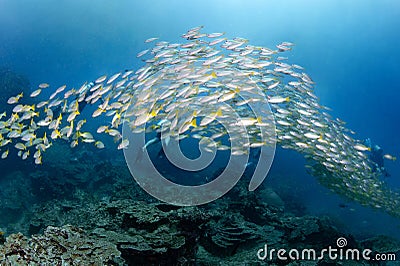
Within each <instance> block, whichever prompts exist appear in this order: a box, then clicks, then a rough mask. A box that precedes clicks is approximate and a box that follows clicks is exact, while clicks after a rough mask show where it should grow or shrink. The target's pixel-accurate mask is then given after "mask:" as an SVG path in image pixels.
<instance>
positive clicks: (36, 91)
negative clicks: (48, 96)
mask: <svg viewBox="0 0 400 266" xmlns="http://www.w3.org/2000/svg"><path fill="white" fill-rule="evenodd" d="M41 92H42V89H37V90H35V91H34V92H32V93H31V95H30V96H31V97H32V98H34V97H36V96H38V95H39V94H40V93H41Z"/></svg>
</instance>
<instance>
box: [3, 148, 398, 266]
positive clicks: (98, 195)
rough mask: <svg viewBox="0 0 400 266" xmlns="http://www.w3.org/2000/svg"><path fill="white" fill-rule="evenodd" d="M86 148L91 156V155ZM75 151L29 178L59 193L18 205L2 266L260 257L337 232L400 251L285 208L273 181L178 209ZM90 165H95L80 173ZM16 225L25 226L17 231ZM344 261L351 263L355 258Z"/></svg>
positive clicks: (122, 171)
mask: <svg viewBox="0 0 400 266" xmlns="http://www.w3.org/2000/svg"><path fill="white" fill-rule="evenodd" d="M88 155H90V156H92V157H90V158H92V159H91V160H93V161H88V160H87V161H85V160H83V157H88ZM64 156H65V157H64ZM74 156H76V157H77V158H78V160H74V162H75V161H76V164H73V163H70V164H66V163H65V162H66V161H65V160H66V158H67V157H68V158H75V157H74ZM74 156H72V157H71V154H60V155H59V158H58V160H52V162H51V163H50V162H49V163H50V165H49V166H48V167H46V168H43V169H41V170H40V171H37V172H32V173H30V175H29V177H30V179H31V182H30V183H29V182H28V183H26V184H27V185H26V187H25V189H27V191H28V192H29V193H28V194H30V193H31V192H32V193H37V192H36V190H37V189H38V188H36V187H35V186H33V187H31V188H30V186H31V185H32V184H33V183H35V182H38V183H41V184H42V185H45V184H47V186H48V188H45V191H46V193H48V194H50V195H51V197H53V196H55V197H54V198H53V199H50V198H51V197H50V196H48V197H44V198H43V197H42V198H41V199H40V200H38V201H37V202H36V203H35V204H33V205H31V204H28V203H29V201H27V202H26V203H25V205H24V206H16V207H15V208H17V209H18V210H20V211H21V212H22V213H23V215H21V216H19V217H18V219H17V220H16V221H11V219H10V220H9V221H7V222H8V227H7V228H6V229H7V230H6V231H7V233H8V236H7V238H5V237H4V235H3V234H1V236H0V243H1V244H0V264H1V265H15V264H27V263H31V264H35V263H36V264H48V265H61V264H62V263H66V264H70V265H77V264H76V262H77V261H79V264H81V265H217V264H219V265H238V263H239V264H240V265H259V263H260V261H259V260H258V258H257V255H256V254H257V250H259V249H260V248H262V247H263V246H264V245H265V244H268V246H270V247H271V248H285V249H290V248H297V249H302V248H315V249H318V250H320V249H322V248H324V247H328V246H334V245H335V243H336V240H337V238H338V237H346V239H347V240H348V245H347V248H371V249H372V250H375V251H380V252H383V251H385V252H389V251H391V252H399V251H400V244H399V243H397V242H395V241H394V240H392V239H389V238H384V237H376V238H373V239H368V240H365V241H363V242H358V241H356V240H355V239H354V238H353V237H352V236H351V235H345V234H342V233H340V232H338V230H337V229H336V228H335V227H334V226H332V225H331V222H330V221H329V220H328V218H318V217H313V216H302V217H296V216H294V215H293V214H289V213H286V212H285V211H284V210H285V209H284V203H283V202H282V201H281V200H280V199H279V196H277V195H276V193H274V192H273V191H272V189H270V188H263V190H262V191H257V192H256V193H253V192H248V191H247V185H248V183H247V180H245V179H244V178H243V179H242V180H241V181H239V183H238V184H237V185H236V186H235V187H234V188H233V189H232V191H230V192H229V193H228V194H227V195H225V196H224V197H223V198H221V199H219V200H217V201H215V202H213V203H211V204H208V205H205V206H200V207H177V206H172V205H168V204H165V203H160V202H155V201H154V200H152V199H150V198H149V196H148V195H147V194H145V193H144V192H143V191H142V190H141V189H140V188H139V187H138V186H137V185H136V184H135V183H134V182H133V179H132V178H131V176H130V175H129V172H128V171H127V170H126V167H124V165H123V164H121V165H113V164H111V163H109V162H104V161H98V163H97V164H96V163H93V162H94V161H96V160H94V159H93V158H94V157H93V155H92V154H90V150H85V149H83V150H81V151H79V153H78V154H74ZM81 157H82V158H81ZM61 163H64V168H63V167H62V166H61V165H60V164H61ZM89 165H90V167H89ZM82 167H85V171H88V172H87V173H83V172H81V171H80V170H81V168H82ZM87 167H88V168H87ZM55 169H63V171H62V173H59V172H57V171H56V170H55ZM85 171H84V172H85ZM79 173H81V174H82V176H79ZM58 174H60V175H61V174H62V176H57V175H58ZM216 174H217V173H216ZM19 175H21V177H20V178H19V179H17V181H15V182H17V183H19V184H22V178H23V175H24V174H23V173H22V172H19ZM63 188H64V189H65V188H66V190H65V191H64V192H63V193H62V189H63ZM29 189H30V190H29ZM51 190H52V193H50V191H51ZM21 193H22V192H21ZM43 193H44V192H43ZM58 193H61V194H58ZM16 197H23V195H22V194H19V195H18V196H16ZM16 202H21V200H19V201H17V200H16ZM2 217H5V216H4V214H2ZM18 231H19V232H21V233H17V234H10V233H12V232H18ZM269 262H270V265H305V264H304V263H305V262H302V263H303V264H298V262H295V261H286V262H285V263H282V262H280V261H277V260H273V261H269ZM327 263H328V261H325V260H321V261H307V265H335V264H327ZM346 263H347V264H343V265H352V264H349V262H346ZM336 265H340V264H336ZM353 265H363V264H362V263H361V262H357V264H353ZM364 265H369V264H367V263H365V264H364ZM375 265H385V264H375Z"/></svg>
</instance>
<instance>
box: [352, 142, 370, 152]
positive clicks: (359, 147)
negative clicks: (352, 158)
mask: <svg viewBox="0 0 400 266" xmlns="http://www.w3.org/2000/svg"><path fill="white" fill-rule="evenodd" d="M353 147H354V148H355V149H356V150H358V151H371V147H367V146H365V145H363V144H356V145H354V146H353Z"/></svg>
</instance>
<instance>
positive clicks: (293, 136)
mask: <svg viewBox="0 0 400 266" xmlns="http://www.w3.org/2000/svg"><path fill="white" fill-rule="evenodd" d="M201 30H202V27H196V28H193V29H190V30H189V31H188V32H186V33H185V34H183V35H182V37H183V38H184V39H185V41H184V42H183V43H169V42H166V41H159V40H158V38H150V39H147V40H146V41H145V42H146V43H147V45H152V47H149V48H148V49H146V50H144V51H142V52H140V53H138V54H137V57H138V58H140V59H142V61H144V62H145V65H144V66H143V67H141V68H140V69H138V70H136V71H134V70H129V71H124V72H120V73H115V74H113V75H110V76H106V75H104V76H101V77H99V78H97V79H96V80H94V81H92V82H87V83H85V84H83V85H82V86H81V87H80V88H77V89H75V88H70V89H68V88H67V86H66V85H63V86H61V87H59V88H57V89H55V90H52V91H51V96H50V97H49V98H48V99H43V100H42V101H40V100H38V99H40V95H41V93H42V91H44V90H50V88H49V87H50V86H49V84H47V83H42V84H40V85H38V88H37V89H36V90H34V91H33V92H32V93H31V95H29V97H31V98H35V99H36V103H35V104H31V105H29V104H22V103H20V102H21V98H23V97H24V95H23V94H22V93H21V94H18V95H16V96H13V97H10V98H9V99H8V102H7V104H10V105H13V106H14V107H13V112H12V113H11V114H6V113H5V112H4V113H2V114H0V148H1V152H0V154H1V158H2V159H6V158H7V157H8V155H9V152H11V151H12V150H16V152H17V154H18V156H20V157H21V158H22V159H23V160H25V159H27V158H29V157H33V159H34V162H35V163H36V164H41V163H42V156H43V154H44V152H45V151H46V150H47V149H49V148H50V147H51V145H52V142H53V141H55V140H57V139H64V140H67V141H69V143H70V145H71V147H76V146H78V145H79V144H80V143H91V144H92V145H95V147H97V148H99V149H102V148H104V147H105V145H104V143H103V142H102V141H101V140H100V139H101V138H100V137H99V136H100V135H101V134H106V135H110V136H111V137H113V138H114V140H115V141H116V142H118V144H117V148H118V149H125V148H127V147H128V145H129V141H128V139H125V138H124V136H123V134H122V124H123V123H128V125H129V127H130V128H131V130H132V131H133V132H141V131H143V130H146V131H157V132H160V131H163V133H164V134H163V135H162V138H163V141H167V142H168V140H169V139H170V138H175V139H178V140H180V139H183V138H187V137H193V138H198V139H200V140H205V142H206V140H207V139H213V140H215V143H217V149H218V150H230V151H231V153H232V154H233V155H240V154H244V153H246V152H248V148H257V147H261V146H263V145H273V144H274V143H275V142H277V143H278V144H279V145H280V146H281V147H283V148H287V149H293V150H296V151H298V152H300V153H302V154H305V156H306V158H307V160H308V164H307V165H306V167H307V168H308V169H309V172H310V173H311V174H313V175H314V176H316V177H317V178H318V180H319V181H320V182H321V183H322V184H323V185H325V186H327V187H328V188H329V189H331V190H332V191H334V192H336V193H339V194H341V195H344V196H346V197H348V198H351V199H353V200H355V201H357V202H359V203H361V204H363V205H366V206H371V207H373V208H377V209H382V210H384V211H386V212H388V213H389V214H391V215H393V216H397V217H400V196H399V194H398V193H397V192H395V191H392V190H391V189H389V188H388V187H387V186H386V184H385V183H384V182H383V181H382V180H381V178H380V173H379V172H373V171H372V164H373V162H371V161H370V160H369V158H368V154H367V153H368V151H369V150H370V149H371V148H370V147H367V146H365V145H364V144H363V142H362V141H360V140H357V139H356V138H354V137H353V135H354V134H355V132H353V131H352V130H349V129H347V128H346V127H345V123H344V122H343V121H341V120H339V119H337V118H336V119H335V118H333V117H332V116H331V115H330V114H329V113H328V111H329V109H328V108H327V107H325V106H322V105H320V103H319V100H318V98H317V97H316V96H315V94H314V82H313V80H312V79H311V78H310V77H309V76H308V75H307V74H306V73H304V69H303V67H301V66H299V65H296V64H290V63H288V58H287V57H284V56H282V54H283V53H285V52H286V51H289V50H291V49H292V47H293V45H294V44H293V43H290V42H282V43H281V44H279V45H277V46H276V47H275V48H274V49H269V48H266V47H261V46H256V45H251V44H250V43H249V41H248V40H247V39H243V38H233V39H228V38H227V37H224V36H225V34H224V33H222V32H221V33H210V34H206V33H202V32H201ZM265 99H267V101H268V103H269V105H270V108H271V111H272V114H273V118H272V120H273V121H274V125H273V126H274V129H275V130H274V131H273V132H271V131H267V139H263V138H261V137H260V136H261V133H260V132H262V130H263V128H264V129H265V128H270V127H271V117H268V115H269V114H270V113H268V112H265V113H261V115H259V116H257V117H255V116H254V113H252V112H251V109H250V108H249V104H251V103H257V102H262V101H264V100H265ZM85 105H89V106H93V107H94V108H95V109H94V111H93V113H91V114H87V112H86V109H85V110H84V109H83V107H84V106H85ZM232 110H234V111H235V113H236V114H237V117H236V118H234V119H232V116H231V113H232ZM81 112H82V113H81ZM88 117H90V120H95V119H98V121H100V122H101V123H102V125H101V126H100V127H98V129H97V132H89V131H85V130H84V128H85V123H86V122H87V119H88ZM227 123H228V124H229V125H230V126H231V127H233V128H234V127H235V126H237V130H238V132H236V133H237V135H235V136H236V138H239V139H237V140H236V141H239V143H241V145H235V146H232V147H231V146H230V145H229V143H226V141H224V137H226V136H227V134H228V132H227V130H226V128H225V127H223V126H221V124H227ZM146 124H147V125H150V126H148V127H146V128H145V129H144V125H146ZM243 128H245V129H246V130H243ZM95 136H96V138H95ZM238 136H239V137H238ZM228 137H231V138H232V136H228ZM242 138H243V139H246V138H248V140H249V141H248V142H246V141H241V139H242ZM229 140H230V141H233V139H229ZM206 144H207V143H206ZM210 145H211V144H210ZM213 145H214V144H213ZM12 148H14V149H12ZM210 149H211V146H210ZM385 158H386V159H390V160H395V159H396V158H395V157H394V156H391V155H385Z"/></svg>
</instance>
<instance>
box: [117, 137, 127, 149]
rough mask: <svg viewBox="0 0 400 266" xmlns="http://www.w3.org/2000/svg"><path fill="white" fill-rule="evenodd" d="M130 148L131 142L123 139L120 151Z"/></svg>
mask: <svg viewBox="0 0 400 266" xmlns="http://www.w3.org/2000/svg"><path fill="white" fill-rule="evenodd" d="M128 146H129V140H128V139H123V140H122V142H121V143H120V144H119V145H118V150H122V149H126V148H127V147H128Z"/></svg>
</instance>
